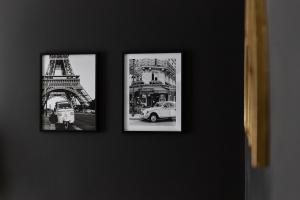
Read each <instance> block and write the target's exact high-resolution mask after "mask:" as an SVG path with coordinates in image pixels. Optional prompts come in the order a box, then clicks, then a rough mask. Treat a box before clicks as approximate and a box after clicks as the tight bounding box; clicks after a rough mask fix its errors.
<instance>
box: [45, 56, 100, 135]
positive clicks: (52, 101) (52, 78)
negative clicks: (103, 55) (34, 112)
mask: <svg viewBox="0 0 300 200" xmlns="http://www.w3.org/2000/svg"><path fill="white" fill-rule="evenodd" d="M41 59H42V62H41V63H42V66H41V68H42V70H41V72H42V75H41V76H42V78H41V101H40V102H41V130H42V131H96V114H97V113H96V99H95V97H96V89H95V88H96V54H44V55H42V57H41Z"/></svg>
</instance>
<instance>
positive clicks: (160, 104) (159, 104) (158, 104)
mask: <svg viewBox="0 0 300 200" xmlns="http://www.w3.org/2000/svg"><path fill="white" fill-rule="evenodd" d="M162 104H163V102H157V103H156V104H155V105H154V107H161V106H162Z"/></svg>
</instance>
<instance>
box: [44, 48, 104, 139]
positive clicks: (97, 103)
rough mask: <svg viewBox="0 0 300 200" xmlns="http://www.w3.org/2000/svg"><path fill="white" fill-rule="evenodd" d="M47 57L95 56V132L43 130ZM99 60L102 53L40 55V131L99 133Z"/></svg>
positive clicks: (46, 53)
mask: <svg viewBox="0 0 300 200" xmlns="http://www.w3.org/2000/svg"><path fill="white" fill-rule="evenodd" d="M46 55H94V56H95V99H94V100H95V101H94V102H95V129H93V130H47V129H43V119H42V114H43V106H42V97H43V74H42V73H43V57H44V56H46ZM99 59H100V53H99V52H96V51H45V52H42V53H40V62H39V63H40V65H39V69H40V70H39V74H40V79H39V87H40V88H39V90H40V93H39V106H40V112H39V130H40V132H42V133H60V134H63V133H66V134H68V133H97V132H98V131H99V128H100V127H99V123H98V120H99V92H98V88H99V79H98V77H99V72H100V70H99V69H100V68H99V67H100V66H99Z"/></svg>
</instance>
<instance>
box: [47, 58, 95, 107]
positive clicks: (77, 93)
mask: <svg viewBox="0 0 300 200" xmlns="http://www.w3.org/2000/svg"><path fill="white" fill-rule="evenodd" d="M49 57H50V63H49V65H48V68H47V71H46V74H45V75H43V77H42V82H43V83H42V106H43V108H45V105H46V103H47V101H48V100H50V99H51V98H53V97H58V96H59V97H63V98H65V99H68V100H69V101H70V102H72V104H73V105H76V103H77V102H76V100H77V101H78V102H79V103H80V104H81V105H82V106H85V107H87V106H89V105H90V102H91V101H92V98H91V97H90V96H89V95H88V93H87V92H86V91H85V90H84V89H83V87H82V86H81V84H80V79H79V76H78V75H75V74H74V73H73V69H72V67H71V64H70V60H69V55H50V56H49Z"/></svg>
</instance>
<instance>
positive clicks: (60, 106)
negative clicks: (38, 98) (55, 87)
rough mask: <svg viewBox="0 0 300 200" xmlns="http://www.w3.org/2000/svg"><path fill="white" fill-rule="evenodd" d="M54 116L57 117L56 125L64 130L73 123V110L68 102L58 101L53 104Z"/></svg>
mask: <svg viewBox="0 0 300 200" xmlns="http://www.w3.org/2000/svg"><path fill="white" fill-rule="evenodd" d="M54 115H56V117H57V123H58V124H62V125H63V126H64V128H65V129H68V128H69V125H70V124H73V123H74V121H75V117H74V108H73V107H72V105H71V104H70V103H69V102H68V101H60V102H56V103H55V107H54Z"/></svg>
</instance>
